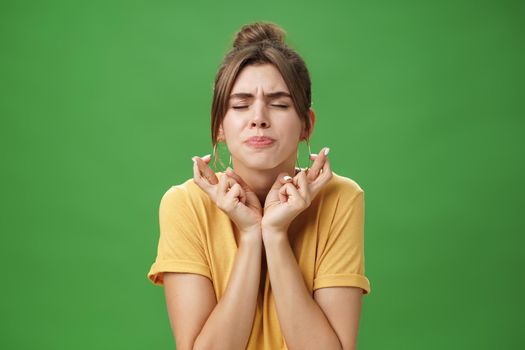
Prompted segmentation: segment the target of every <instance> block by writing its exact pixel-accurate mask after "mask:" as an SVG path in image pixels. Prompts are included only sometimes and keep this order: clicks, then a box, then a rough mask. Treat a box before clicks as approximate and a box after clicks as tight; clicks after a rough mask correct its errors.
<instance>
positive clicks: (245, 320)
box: [194, 232, 262, 350]
mask: <svg viewBox="0 0 525 350" xmlns="http://www.w3.org/2000/svg"><path fill="white" fill-rule="evenodd" d="M261 250H262V239H261V238H260V232H257V233H256V232H254V233H253V234H252V233H250V234H243V233H241V239H240V242H239V250H238V251H237V255H236V256H235V261H234V264H233V267H232V271H231V274H230V277H229V280H228V285H227V287H226V291H225V292H224V296H223V297H222V298H221V299H220V300H219V302H218V304H217V305H216V306H215V308H214V309H213V311H212V313H211V314H210V316H209V317H208V319H207V321H206V323H205V324H204V326H203V328H202V330H201V332H200V333H199V336H198V337H197V339H196V340H195V345H194V349H228V350H230V349H245V348H246V345H247V344H248V340H249V337H250V333H251V330H252V326H253V321H254V318H255V310H256V306H257V296H258V291H259V283H260V276H261V254H262V253H261Z"/></svg>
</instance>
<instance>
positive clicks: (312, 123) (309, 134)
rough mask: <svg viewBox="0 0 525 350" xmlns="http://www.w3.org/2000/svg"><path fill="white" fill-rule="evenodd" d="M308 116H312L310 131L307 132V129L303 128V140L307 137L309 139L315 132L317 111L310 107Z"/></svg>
mask: <svg viewBox="0 0 525 350" xmlns="http://www.w3.org/2000/svg"><path fill="white" fill-rule="evenodd" d="M308 117H309V118H310V133H307V132H306V130H303V133H302V134H301V141H302V140H306V139H307V138H308V139H309V138H310V137H311V136H312V134H313V133H314V128H315V112H314V110H313V109H312V108H311V107H310V108H309V109H308Z"/></svg>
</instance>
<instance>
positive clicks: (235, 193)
mask: <svg viewBox="0 0 525 350" xmlns="http://www.w3.org/2000/svg"><path fill="white" fill-rule="evenodd" d="M225 198H227V199H229V200H230V201H232V202H237V201H240V202H241V203H243V204H245V203H246V194H245V193H244V190H243V189H242V187H241V185H240V184H238V183H236V184H234V185H233V186H232V188H230V190H229V191H228V193H226V197H225Z"/></svg>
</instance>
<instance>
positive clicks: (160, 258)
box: [147, 171, 371, 350]
mask: <svg viewBox="0 0 525 350" xmlns="http://www.w3.org/2000/svg"><path fill="white" fill-rule="evenodd" d="M332 173H333V177H332V179H330V181H329V182H328V183H327V184H326V185H325V186H324V187H323V189H322V190H321V191H320V192H319V193H318V195H317V196H316V198H314V200H313V201H312V203H311V204H310V206H309V207H308V208H307V209H305V210H304V211H303V212H302V213H300V214H299V215H298V216H297V217H296V218H295V219H294V221H292V223H291V224H290V228H289V230H291V231H289V239H290V245H291V247H292V250H293V252H294V255H295V258H296V260H297V262H298V265H299V267H300V269H301V272H302V274H303V277H304V280H305V282H306V286H307V288H308V290H309V292H310V294H311V295H312V297H313V291H314V290H316V289H318V288H324V287H335V286H351V287H359V288H362V290H363V294H368V293H370V291H371V289H370V282H369V280H368V278H367V277H366V276H365V274H364V272H365V268H364V263H365V257H364V191H363V190H362V189H361V187H360V186H359V185H358V184H357V183H356V182H355V181H354V180H352V179H350V178H347V177H344V176H341V175H337V174H336V173H334V172H333V171H332ZM221 176H223V173H222V172H218V173H217V177H218V178H220V177H221ZM162 201H167V202H166V203H168V205H166V206H164V205H163V206H161V209H162V210H161V211H160V213H159V217H160V238H159V243H158V250H157V257H156V260H155V262H154V263H153V265H152V266H151V269H150V271H149V272H148V274H147V277H148V278H149V279H150V280H151V282H153V283H154V284H156V285H163V272H190V273H197V274H200V275H203V276H206V277H208V278H209V279H210V280H211V282H212V283H213V288H214V290H215V296H216V298H217V302H218V301H219V300H220V299H221V298H222V296H223V295H224V292H225V290H226V286H227V284H228V276H229V274H230V271H231V270H232V267H233V263H234V260H235V254H236V252H237V249H238V247H237V243H236V241H235V236H234V233H233V228H232V225H234V223H233V222H232V221H231V220H230V218H229V217H228V216H227V215H226V214H225V213H224V212H223V211H222V210H220V209H219V208H218V207H217V206H216V205H215V203H213V202H212V201H211V199H210V198H209V197H208V195H207V194H206V193H205V192H204V191H202V190H201V189H200V188H199V187H198V186H197V185H196V184H195V183H194V182H193V179H189V180H187V181H186V182H184V183H182V184H180V185H176V186H172V187H171V188H170V189H168V190H167V191H166V193H165V194H164V196H163V198H162ZM261 288H262V287H261ZM258 298H259V299H258V303H257V309H256V313H255V319H254V323H253V327H252V332H251V335H250V339H249V342H248V346H247V349H248V350H261V349H271V350H275V349H287V347H286V344H285V341H284V337H283V335H282V332H281V328H280V325H279V319H278V317H277V310H276V309H275V300H274V296H273V293H272V289H271V285H270V277H269V275H268V273H266V281H265V287H264V296H261V295H259V297H258ZM261 298H262V300H261Z"/></svg>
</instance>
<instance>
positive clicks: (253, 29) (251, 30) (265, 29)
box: [233, 22, 286, 48]
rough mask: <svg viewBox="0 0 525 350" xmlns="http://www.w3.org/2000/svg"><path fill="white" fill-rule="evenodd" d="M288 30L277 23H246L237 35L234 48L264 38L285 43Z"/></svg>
mask: <svg viewBox="0 0 525 350" xmlns="http://www.w3.org/2000/svg"><path fill="white" fill-rule="evenodd" d="M285 34H286V32H285V31H284V30H283V29H282V28H281V27H279V26H278V25H277V24H274V23H269V22H255V23H251V24H245V25H243V26H242V27H241V29H240V30H239V31H238V32H237V34H236V35H235V40H234V41H233V47H234V48H240V47H244V46H247V45H251V44H254V43H257V42H260V41H263V40H268V41H277V42H279V43H282V44H284V37H285Z"/></svg>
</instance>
